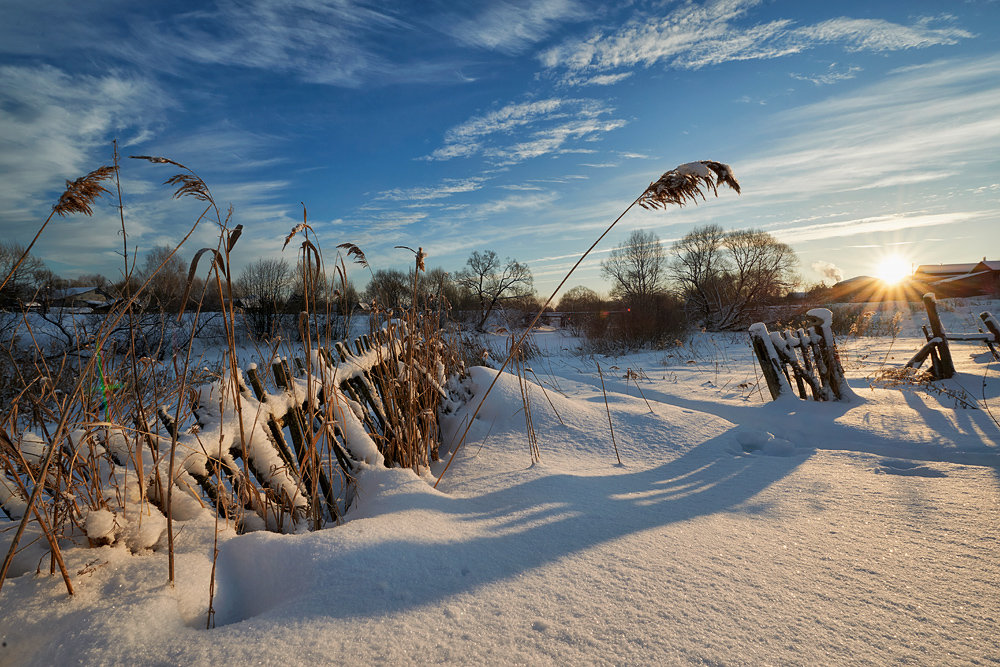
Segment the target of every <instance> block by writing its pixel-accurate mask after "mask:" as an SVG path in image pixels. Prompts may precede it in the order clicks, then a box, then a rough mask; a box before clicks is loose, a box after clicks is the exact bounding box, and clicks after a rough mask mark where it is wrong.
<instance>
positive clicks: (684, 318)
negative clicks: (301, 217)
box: [0, 225, 798, 342]
mask: <svg viewBox="0 0 1000 667" xmlns="http://www.w3.org/2000/svg"><path fill="white" fill-rule="evenodd" d="M172 250H173V249H172V248H171V247H169V246H158V247H155V248H153V249H152V250H151V251H149V252H148V253H147V254H146V256H145V258H144V261H143V263H142V264H141V265H140V266H139V267H138V268H137V270H136V271H135V272H133V274H132V275H131V276H130V277H129V278H128V281H130V282H131V283H133V284H132V285H127V284H126V282H127V281H125V280H120V281H118V282H117V283H115V282H112V281H111V280H109V279H107V278H106V277H104V276H102V275H100V274H91V275H86V276H80V277H79V278H76V279H74V280H72V281H69V280H63V279H61V278H59V277H58V276H56V275H55V274H53V273H52V272H51V271H49V270H48V269H47V268H46V266H45V264H44V262H42V261H41V260H39V259H37V258H35V257H33V256H30V255H29V256H28V258H26V260H25V261H24V262H22V264H21V266H20V267H19V268H18V270H17V271H16V272H15V275H14V276H13V277H12V278H11V280H9V281H8V284H7V285H6V286H5V287H4V289H3V293H2V294H0V305H2V306H3V307H4V308H6V309H12V307H17V306H20V307H24V306H26V305H28V304H37V303H38V302H39V301H40V299H42V298H43V296H44V295H46V294H48V295H51V294H52V293H53V292H54V291H58V290H62V289H65V288H68V287H73V286H88V287H101V288H104V289H105V290H107V291H108V292H109V293H118V294H122V293H125V290H126V289H127V288H132V289H135V288H136V287H137V286H138V285H140V284H142V283H143V282H144V281H145V280H146V278H147V277H149V276H150V275H152V274H153V273H154V272H155V273H156V279H155V280H154V281H153V282H152V283H151V285H150V286H149V287H148V288H147V297H146V302H145V303H146V308H147V309H150V310H156V311H161V312H177V311H178V310H180V309H181V308H182V307H185V308H186V307H189V305H190V304H184V303H182V301H183V299H184V298H185V294H187V295H188V299H189V300H192V301H193V302H198V301H200V302H201V303H202V308H203V309H205V310H214V309H218V308H220V307H221V304H220V303H218V300H219V297H218V294H217V291H216V290H212V289H205V285H204V284H203V282H201V281H200V279H197V278H196V279H195V280H194V282H193V284H192V285H191V286H190V289H189V286H188V267H187V265H186V263H185V261H184V260H183V259H182V258H181V257H180V256H179V255H172V256H171V252H172ZM22 253H23V247H21V246H18V245H17V244H14V243H10V242H7V243H3V244H0V269H5V270H4V273H5V274H6V272H7V271H8V270H9V269H10V268H11V267H13V266H14V263H15V262H16V260H17V259H18V258H19V257H20V256H21V255H22ZM161 265H162V267H161ZM5 267H6V268H5ZM796 267H797V258H796V256H795V253H794V251H793V250H792V249H791V248H790V247H789V246H788V245H786V244H784V243H781V242H779V241H777V240H776V239H775V238H774V237H773V236H771V235H770V234H769V233H767V232H764V231H761V230H733V231H726V230H723V229H722V228H721V227H719V226H718V225H707V226H703V227H699V228H697V229H694V230H693V231H691V232H689V233H688V234H686V235H685V236H683V237H682V238H680V239H678V240H676V241H674V242H672V243H671V244H670V245H669V246H668V245H666V244H664V243H663V242H662V241H661V240H660V238H659V237H658V236H657V235H656V234H655V233H653V232H650V231H646V230H641V229H639V230H635V231H633V232H632V233H631V234H630V235H629V236H628V238H627V239H626V240H625V241H624V242H623V243H621V244H620V245H618V246H617V247H615V248H613V249H612V250H611V251H610V252H609V254H608V256H607V258H606V259H605V260H604V261H603V262H601V274H602V276H603V277H604V278H605V279H606V280H608V281H609V282H610V285H611V289H610V293H609V295H608V297H603V296H602V295H600V294H599V293H597V292H596V291H594V290H593V289H591V288H589V287H585V286H577V287H574V288H572V289H570V290H569V291H567V292H566V293H565V294H563V295H562V297H561V299H560V300H559V302H558V303H557V305H556V306H555V308H556V310H559V311H564V312H568V313H575V314H577V315H580V316H585V315H586V314H587V313H601V312H605V313H607V312H613V313H615V314H616V317H610V318H609V317H604V318H603V320H602V321H603V325H602V326H603V327H604V328H605V329H607V327H609V326H610V327H617V328H618V329H620V330H621V329H629V327H631V329H630V331H631V333H632V334H634V335H635V336H636V337H637V338H638V339H639V340H638V341H637V342H642V341H645V342H651V341H654V340H655V339H657V338H660V339H662V338H663V337H664V336H670V335H674V334H675V333H677V332H678V331H680V330H681V329H682V328H686V327H687V326H689V325H691V324H693V325H697V326H702V327H705V328H707V329H709V330H726V329H735V328H739V327H742V326H745V325H746V323H747V322H748V320H749V319H750V318H752V317H754V316H755V314H756V313H758V312H759V311H760V310H761V309H762V308H764V307H766V306H768V305H769V304H772V303H775V302H777V301H779V300H781V298H782V297H784V296H785V294H787V292H788V291H789V290H791V289H792V288H793V287H794V285H795V284H796V283H797V282H798V277H797V275H796V273H795V269H796ZM158 268H159V270H158V271H157V269H158ZM414 270H415V269H410V270H408V271H406V270H399V269H377V270H374V271H371V272H370V275H369V280H368V283H367V285H366V286H365V287H364V288H363V289H358V288H357V287H355V285H354V284H353V283H352V282H351V281H350V280H347V279H346V276H345V275H344V274H343V273H340V274H339V278H340V279H339V280H334V276H328V275H325V274H324V273H323V272H320V273H319V274H318V275H313V276H311V279H310V280H309V281H307V282H308V285H307V284H305V283H304V282H303V276H304V274H305V272H304V271H303V270H302V267H301V266H293V265H292V264H290V263H289V262H288V261H287V260H284V259H272V258H261V259H258V260H255V261H254V262H252V263H250V264H248V265H247V266H245V267H244V268H243V270H242V271H241V272H240V273H239V274H238V275H237V276H236V277H235V282H234V294H233V297H234V299H238V300H239V304H238V305H239V307H240V308H242V309H243V310H244V311H245V312H246V313H247V315H248V318H249V319H250V320H251V324H252V328H253V330H254V331H255V332H256V333H259V334H266V333H269V332H271V331H272V330H273V328H274V326H275V323H276V320H277V318H278V317H279V316H280V315H281V314H285V313H297V312H301V311H302V310H304V309H306V307H307V306H308V309H309V310H310V311H311V312H315V313H322V312H324V311H326V312H337V313H340V314H344V313H346V312H351V311H353V310H354V309H356V308H359V307H362V308H382V309H386V310H393V309H409V308H411V307H413V306H414V305H416V306H417V307H420V308H430V309H441V310H448V311H450V312H452V313H454V314H456V315H460V316H461V317H463V318H464V319H468V320H469V321H470V322H472V323H474V324H475V326H477V327H478V328H480V329H482V328H484V327H485V326H486V325H487V323H489V322H490V320H491V318H492V317H493V316H494V315H495V314H496V313H498V312H499V311H507V312H510V311H513V312H529V311H535V310H537V309H538V308H539V307H540V305H541V303H540V300H539V298H538V296H537V294H536V292H535V289H534V279H533V276H532V273H531V270H530V269H529V267H528V266H527V265H526V264H524V263H522V262H519V261H517V260H516V259H512V258H509V257H508V258H501V257H500V256H499V255H498V254H497V253H496V252H495V251H493V250H488V249H487V250H476V251H474V252H472V253H471V254H470V255H469V257H468V259H467V260H466V263H465V264H464V266H463V267H462V268H461V269H459V270H458V271H454V272H447V271H445V270H444V269H443V268H440V267H439V268H432V269H430V270H428V271H420V273H419V276H416V278H417V279H416V280H415V276H414ZM414 300H416V303H414ZM578 319H580V318H578ZM616 322H617V323H616ZM600 324H601V321H598V322H597V324H595V325H594V326H598V325H600ZM594 333H595V335H597V334H599V333H600V332H594Z"/></svg>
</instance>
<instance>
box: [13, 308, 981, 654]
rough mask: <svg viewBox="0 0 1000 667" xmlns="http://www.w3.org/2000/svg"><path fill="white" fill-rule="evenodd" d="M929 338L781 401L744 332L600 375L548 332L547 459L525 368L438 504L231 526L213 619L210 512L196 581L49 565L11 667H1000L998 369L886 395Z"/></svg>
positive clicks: (909, 324)
mask: <svg viewBox="0 0 1000 667" xmlns="http://www.w3.org/2000/svg"><path fill="white" fill-rule="evenodd" d="M982 305H983V304H979V303H973V304H961V306H960V307H954V306H952V307H951V310H949V309H948V308H947V307H946V308H942V315H943V316H944V320H945V326H946V328H948V329H950V330H952V331H959V330H964V331H973V330H974V319H973V317H974V314H973V316H970V315H969V312H970V309H975V308H978V307H980V306H982ZM985 305H986V307H985V308H982V309H990V310H992V312H994V313H995V314H996V313H998V312H1000V304H998V303H997V302H993V303H992V304H985ZM990 306H992V307H990ZM975 312H978V310H976V311H975ZM922 321H923V318H922V316H921V315H920V313H919V312H917V313H915V314H914V315H913V316H912V317H910V318H909V319H907V318H904V321H903V322H902V325H903V331H902V332H901V336H900V337H899V338H896V339H895V340H893V339H891V338H858V339H852V338H844V339H841V340H840V348H841V351H842V355H843V359H844V362H845V364H844V365H845V369H846V372H847V375H848V378H849V380H850V384H851V386H852V387H853V389H854V390H855V392H856V393H857V395H858V400H857V401H854V402H851V403H816V402H811V401H808V402H807V401H798V402H793V403H772V402H770V401H769V400H765V397H766V396H767V389H766V387H763V386H760V387H759V386H758V383H757V375H758V374H757V372H756V371H755V366H754V363H753V359H752V353H751V350H750V348H749V345H748V344H747V341H746V339H745V336H742V335H735V334H726V335H722V334H718V335H711V334H700V335H696V336H695V337H694V338H693V339H692V341H691V342H690V343H689V344H688V345H687V346H686V347H684V348H681V349H677V350H673V351H668V352H662V351H661V352H646V353H641V354H634V355H628V356H622V357H617V358H605V357H598V358H597V359H594V358H591V357H587V356H580V355H579V354H577V353H576V348H577V347H578V345H579V341H577V340H575V339H572V338H570V337H568V336H566V335H565V334H564V333H563V332H560V331H555V330H548V331H543V332H540V333H539V334H538V335H537V337H536V338H537V342H538V344H539V346H540V347H541V348H542V349H543V354H542V355H541V356H538V357H536V358H534V359H532V360H531V361H530V362H529V363H530V365H531V369H532V373H529V379H530V380H532V381H534V380H536V378H537V380H538V381H539V382H540V383H541V385H542V386H543V387H544V388H545V392H544V394H543V392H542V390H541V389H540V388H539V387H538V386H537V385H535V384H534V383H533V384H532V385H530V387H529V388H530V396H531V403H530V405H531V411H532V421H533V424H534V429H535V432H536V434H537V438H538V446H539V448H540V451H541V462H540V463H537V464H534V465H532V464H531V459H530V454H529V448H528V438H527V435H526V430H525V420H524V417H523V414H522V399H521V392H520V390H519V387H518V382H517V379H516V377H514V376H510V375H505V376H502V377H501V378H500V380H499V381H498V382H497V385H496V387H495V388H494V390H493V392H492V393H491V394H490V396H489V398H488V399H487V401H486V403H485V405H484V406H483V408H482V410H481V411H480V413H479V416H478V418H477V419H476V420H475V422H474V423H473V426H472V428H471V429H470V431H469V435H468V438H467V440H466V442H465V444H464V445H463V446H462V447H461V448H460V449H459V450H458V451H457V454H456V456H455V461H454V462H453V464H452V465H451V468H450V469H449V470H448V471H447V473H446V474H444V475H443V476H442V477H441V481H440V484H439V485H438V488H437V489H434V488H432V484H433V483H434V481H435V479H434V477H433V476H432V475H427V476H426V477H424V478H421V477H417V476H416V475H414V474H413V473H412V472H410V471H405V470H398V469H397V470H387V469H369V470H367V471H366V472H364V473H363V474H362V475H361V477H360V479H359V498H358V500H357V503H356V506H355V508H354V509H353V510H352V512H351V513H350V514H349V516H348V521H347V522H346V523H345V524H344V525H342V526H339V527H336V528H331V529H327V530H323V531H320V532H316V533H310V534H300V535H275V534H271V533H264V532H258V533H252V534H247V535H242V536H235V535H234V534H233V533H232V532H231V531H229V530H228V529H225V527H221V530H220V532H219V535H218V537H219V551H220V553H219V558H218V563H217V568H216V575H215V579H216V589H215V592H216V595H215V603H214V608H215V625H216V627H215V628H214V629H212V630H206V629H204V628H205V625H206V613H207V610H208V600H209V581H210V578H211V568H212V547H213V536H214V534H215V530H216V526H215V523H214V522H213V521H210V520H207V519H205V518H198V519H195V520H191V521H187V522H182V523H180V524H179V526H180V535H179V538H178V542H179V545H180V546H179V555H178V562H177V583H176V586H175V587H173V588H170V587H169V586H167V584H166V580H167V574H166V556H165V553H164V551H159V552H151V553H147V554H142V555H138V556H132V555H129V553H128V551H127V550H125V549H123V548H112V547H103V548H99V549H87V548H77V549H70V550H68V551H67V552H66V557H67V559H68V565H69V569H70V572H71V574H72V575H73V578H74V584H75V586H76V589H77V595H75V596H74V597H72V598H69V597H67V596H66V593H65V589H64V588H63V586H62V582H61V580H60V579H59V578H58V577H53V576H49V575H48V559H46V560H45V561H44V562H43V564H42V570H43V572H44V574H42V575H38V576H36V575H34V574H31V573H29V574H26V575H22V576H18V577H15V578H12V579H10V580H8V581H7V582H6V583H5V584H4V587H3V591H2V593H0V617H2V619H3V624H2V626H0V635H2V641H3V645H2V647H0V664H3V665H8V664H11V665H21V664H37V665H49V664H59V665H64V664H77V663H80V664H209V663H219V662H223V661H224V662H225V664H275V665H277V664H281V665H290V664H307V663H310V664H315V663H319V664H370V663H372V662H392V663H420V664H423V663H438V662H446V663H456V664H496V663H500V664H510V663H528V664H546V663H559V664H578V663H584V664H594V663H599V664H672V663H699V664H702V663H704V664H781V665H785V664H807V665H815V664H871V663H875V664H883V663H887V662H904V663H911V664H997V663H1000V630H998V623H1000V426H998V424H997V421H996V419H995V418H996V417H1000V363H997V362H992V361H991V357H990V355H989V353H988V352H987V351H986V348H985V347H984V346H982V345H981V344H973V343H954V344H953V346H952V351H953V355H954V358H955V362H956V366H957V368H958V371H959V373H958V375H957V376H956V378H955V379H954V380H949V381H945V382H940V383H935V385H934V386H935V387H938V388H943V389H944V390H945V391H935V390H933V388H932V389H928V388H927V387H922V386H913V385H904V386H884V384H882V383H879V382H877V381H876V380H875V374H876V373H877V372H878V371H879V370H880V369H885V368H896V367H900V366H902V365H903V364H904V363H905V362H906V360H907V359H909V357H910V356H912V354H913V353H914V352H916V350H917V349H919V347H920V346H921V345H922V344H923V338H922V336H919V334H918V331H919V329H918V327H919V324H920V323H921V322H922ZM598 362H599V363H600V365H601V368H602V370H603V372H604V380H605V383H606V387H607V402H608V403H607V405H608V408H606V407H605V399H604V395H603V394H602V389H601V380H600V378H599V376H598V372H597V365H596V363H598ZM494 376H495V371H491V370H489V369H484V368H477V369H473V372H472V374H471V379H470V382H469V388H470V390H471V391H472V392H473V393H474V394H475V395H476V397H478V396H481V395H482V392H483V390H484V389H485V387H486V385H488V384H489V382H491V381H492V379H493V377H494ZM636 377H637V378H638V379H637V380H636V379H629V378H636ZM640 389H641V393H640V391H639V390H640ZM477 403H478V398H474V399H473V400H471V401H470V402H469V403H468V404H467V405H466V407H464V408H462V409H460V410H459V411H458V412H457V413H456V414H455V415H454V416H452V417H449V418H448V420H447V421H446V424H445V426H446V429H447V430H448V431H449V433H451V434H454V433H461V432H462V431H464V429H465V425H466V424H467V423H468V421H467V419H468V417H469V415H470V413H471V410H472V409H473V408H474V407H475V406H476V404H477ZM966 403H971V404H972V405H975V406H977V408H975V409H969V408H966V407H963V405H964V404H966ZM990 409H991V410H992V416H991V414H990ZM608 411H610V419H611V421H612V423H613V426H614V441H613V440H612V436H611V431H610V429H609V426H608V419H609V417H608ZM615 444H617V448H618V452H619V453H620V456H621V460H622V464H621V465H619V464H618V461H617V458H616V453H615ZM443 466H444V461H442V462H441V463H440V464H436V466H435V468H434V470H433V471H432V472H433V475H440V473H441V470H442V468H443Z"/></svg>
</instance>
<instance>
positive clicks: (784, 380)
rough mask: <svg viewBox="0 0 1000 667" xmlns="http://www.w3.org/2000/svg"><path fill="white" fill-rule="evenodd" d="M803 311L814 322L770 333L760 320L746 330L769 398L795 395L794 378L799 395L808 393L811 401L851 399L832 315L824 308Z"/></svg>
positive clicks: (802, 396)
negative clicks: (831, 324) (841, 362)
mask: <svg viewBox="0 0 1000 667" xmlns="http://www.w3.org/2000/svg"><path fill="white" fill-rule="evenodd" d="M806 314H807V315H808V316H809V317H810V319H812V320H813V322H814V323H813V324H812V325H810V326H809V327H806V328H800V329H798V330H797V331H791V330H788V331H771V332H769V331H768V330H767V326H766V325H765V324H764V323H763V322H757V323H756V324H753V325H751V327H750V329H749V334H750V340H751V342H752V344H753V350H754V354H756V355H757V361H758V362H759V364H760V368H761V370H762V371H763V373H764V378H765V379H766V380H767V388H768V390H770V392H771V398H773V399H774V400H778V399H779V398H782V397H785V396H789V397H794V396H795V394H794V392H793V390H792V384H791V382H792V378H794V379H795V386H796V387H797V388H798V390H799V391H798V395H799V398H802V399H808V398H809V397H810V395H811V396H812V399H813V400H814V401H829V400H837V401H849V400H851V399H852V398H854V396H855V395H854V392H853V391H852V390H851V388H850V386H849V385H848V384H847V380H846V379H845V378H844V368H843V367H842V366H841V365H840V356H839V355H838V354H837V346H836V343H835V342H834V339H833V329H832V328H831V326H830V323H831V322H832V320H833V314H832V313H831V312H830V311H829V310H828V309H826V308H814V309H812V310H810V311H809V312H808V313H806ZM806 385H808V386H809V390H808V391H806Z"/></svg>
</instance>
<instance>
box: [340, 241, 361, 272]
mask: <svg viewBox="0 0 1000 667" xmlns="http://www.w3.org/2000/svg"><path fill="white" fill-rule="evenodd" d="M337 247H338V248H341V249H343V250H346V251H347V256H348V257H353V258H354V261H355V262H356V263H358V264H360V265H361V266H364V267H366V268H367V267H368V258H367V257H365V253H364V252H362V251H361V248H359V247H358V246H356V245H354V244H353V243H341V244H340V245H338V246H337Z"/></svg>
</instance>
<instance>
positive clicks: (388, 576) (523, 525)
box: [216, 432, 807, 626]
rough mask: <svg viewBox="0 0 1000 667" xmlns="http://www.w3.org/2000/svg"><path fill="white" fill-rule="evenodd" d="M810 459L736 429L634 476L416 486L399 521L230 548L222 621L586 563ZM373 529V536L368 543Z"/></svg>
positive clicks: (731, 504) (538, 476) (222, 566)
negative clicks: (756, 448)
mask: <svg viewBox="0 0 1000 667" xmlns="http://www.w3.org/2000/svg"><path fill="white" fill-rule="evenodd" d="M806 458H807V456H805V455H800V456H791V457H788V456H783V457H774V456H761V455H746V454H743V453H742V452H740V450H739V445H738V444H737V443H736V442H735V439H734V437H733V435H732V434H731V433H730V432H727V433H724V434H722V435H720V436H717V437H716V438H713V439H711V440H708V441H706V442H704V443H703V444H701V445H699V446H696V447H694V448H693V449H691V450H689V451H688V452H687V453H685V454H683V455H681V456H679V457H678V458H676V459H674V460H671V461H669V462H667V463H664V464H663V465H660V466H657V467H653V468H647V469H643V470H637V471H635V472H628V470H629V469H628V468H625V469H624V470H625V472H621V471H622V470H623V469H622V468H616V467H614V466H611V465H609V466H608V473H607V474H603V475H593V474H590V475H575V474H566V473H553V472H552V471H551V470H548V469H546V467H545V465H544V464H543V465H541V466H536V467H534V468H529V469H525V470H520V471H512V472H509V473H499V474H501V475H504V474H506V475H510V476H511V477H512V480H511V483H510V484H509V485H505V486H504V488H500V489H497V490H495V491H490V492H486V493H483V494H480V495H474V496H466V497H449V496H445V495H442V494H435V493H429V492H428V491H427V488H426V486H424V487H423V488H420V486H419V485H421V484H423V482H418V481H415V482H414V484H413V485H411V486H408V487H407V490H406V491H404V492H403V493H402V494H394V495H393V498H392V503H393V506H395V507H399V508H400V511H401V512H403V513H404V514H403V515H402V516H400V517H393V516H392V513H389V514H385V515H380V516H377V517H374V518H373V519H371V520H366V519H356V520H354V521H351V522H349V523H348V524H346V525H345V526H344V527H341V528H335V529H332V530H328V531H321V532H319V533H313V534H310V535H304V536H292V537H287V536H286V537H282V536H274V535H268V534H253V535H246V536H243V537H240V538H237V539H234V540H231V541H229V542H228V543H226V544H225V545H223V549H222V554H221V556H220V561H219V568H218V584H217V590H218V596H217V598H216V610H217V614H216V624H217V626H223V625H226V624H232V623H237V622H240V621H245V620H248V619H251V618H256V617H260V619H259V620H263V619H266V618H269V617H270V618H273V619H274V620H275V621H278V622H280V619H282V618H296V619H298V620H302V619H304V618H309V617H333V618H349V617H355V616H369V615H376V616H377V615H380V614H393V613H397V612H403V611H406V610H409V609H413V608H415V607H420V606H423V605H427V604H431V603H436V602H440V601H442V600H444V599H446V598H449V597H451V596H454V595H457V594H462V593H471V592H474V591H475V590H476V589H477V588H480V587H483V586H486V585H489V584H494V583H499V582H503V581H505V580H510V579H514V578H517V577H519V576H522V575H526V574H529V573H531V572H533V571H535V570H537V569H538V568H542V567H544V566H546V565H549V564H551V563H554V562H556V561H559V560H560V559H565V558H567V557H574V556H581V557H585V552H586V551H587V550H589V549H591V548H593V547H596V546H598V545H603V544H607V543H610V542H613V541H615V540H618V539H619V538H623V537H626V536H629V535H633V534H636V533H640V532H644V531H655V530H656V529H657V528H662V527H665V526H668V525H670V524H673V523H677V522H682V521H687V520H690V519H694V518H696V517H700V516H705V515H709V514H713V513H715V512H720V511H727V510H734V509H737V508H739V507H740V505H741V504H743V503H746V502H747V501H748V500H750V499H751V498H753V496H755V495H756V494H757V493H759V492H760V491H762V490H763V489H765V488H767V487H769V486H770V485H772V484H774V483H775V482H776V481H778V480H780V479H782V478H783V477H785V476H786V475H788V474H789V473H790V472H792V471H793V470H794V469H795V468H796V467H798V466H799V465H800V464H801V463H802V462H803V461H804V460H806ZM590 472H591V473H593V470H591V471H590ZM515 480H521V481H515ZM462 490H463V489H462V488H459V489H458V491H459V492H461V491H462ZM404 508H405V509H404ZM411 510H420V511H421V512H420V514H419V515H417V516H419V518H417V516H413V517H409V516H408V513H409V512H410V511H411ZM765 511H766V510H765ZM406 518H409V519H411V520H419V521H421V522H422V525H421V528H420V530H421V531H422V532H419V533H414V531H410V532H409V535H410V536H411V537H407V538H401V537H398V536H396V535H395V534H392V533H391V526H392V525H397V526H398V525H399V523H398V522H399V521H405V520H406ZM424 520H426V528H424V526H423V521H424ZM393 522H395V524H394V523H393ZM387 526H388V528H387ZM340 531H349V532H345V533H344V537H339V536H338V533H339V532H340ZM366 531H370V532H371V533H373V534H374V538H373V539H368V540H365V539H363V537H364V536H365V534H366ZM397 532H398V531H397ZM292 562H294V563H296V564H297V566H298V565H300V568H299V569H297V571H295V572H290V571H289V570H288V568H287V563H292Z"/></svg>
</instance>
